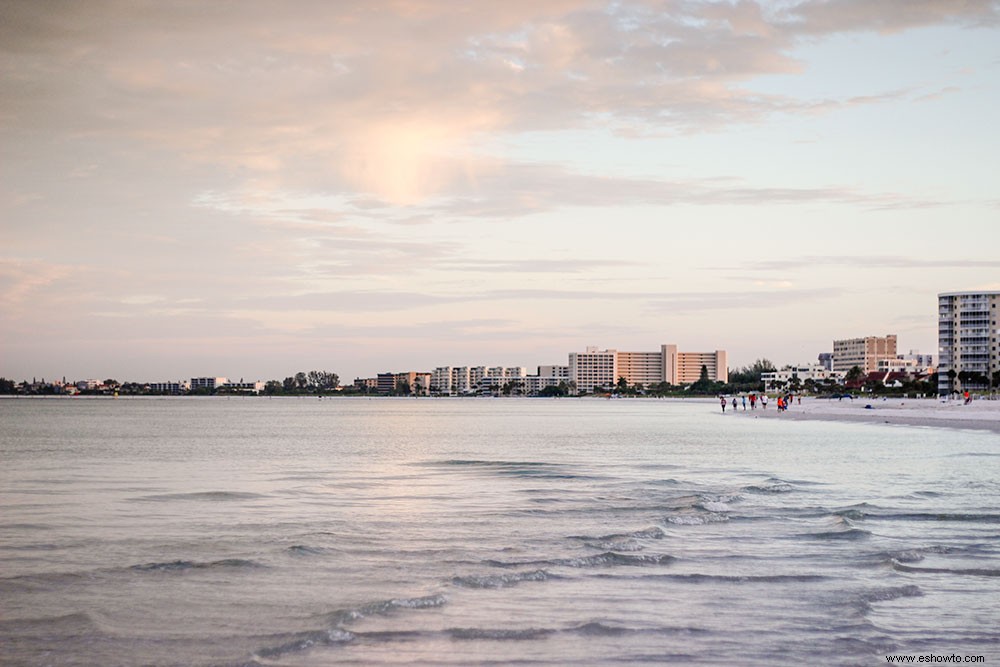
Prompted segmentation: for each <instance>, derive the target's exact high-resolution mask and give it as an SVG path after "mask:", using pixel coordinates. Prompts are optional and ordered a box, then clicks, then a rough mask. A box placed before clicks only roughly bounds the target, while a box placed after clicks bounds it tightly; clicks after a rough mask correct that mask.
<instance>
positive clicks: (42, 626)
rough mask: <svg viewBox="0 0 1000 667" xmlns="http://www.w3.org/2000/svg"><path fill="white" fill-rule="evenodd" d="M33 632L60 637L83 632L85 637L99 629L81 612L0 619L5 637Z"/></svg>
mask: <svg viewBox="0 0 1000 667" xmlns="http://www.w3.org/2000/svg"><path fill="white" fill-rule="evenodd" d="M35 630H44V631H45V632H46V633H56V634H61V635H65V634H70V633H74V634H75V633H84V632H85V633H86V634H87V635H92V634H93V633H95V632H98V631H100V628H99V627H98V625H97V623H96V622H95V621H94V619H93V617H91V616H90V614H88V613H86V612H82V611H78V612H73V613H69V614H60V615H58V616H38V617H35V618H8V619H0V631H2V632H3V634H5V635H7V636H10V635H17V634H24V633H30V632H33V631H35Z"/></svg>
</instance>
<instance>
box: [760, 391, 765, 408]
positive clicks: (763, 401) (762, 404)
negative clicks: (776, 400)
mask: <svg viewBox="0 0 1000 667" xmlns="http://www.w3.org/2000/svg"><path fill="white" fill-rule="evenodd" d="M760 409H761V410H767V394H761V395H760Z"/></svg>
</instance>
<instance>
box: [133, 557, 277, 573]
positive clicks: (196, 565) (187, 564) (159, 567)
mask: <svg viewBox="0 0 1000 667" xmlns="http://www.w3.org/2000/svg"><path fill="white" fill-rule="evenodd" d="M232 567H235V568H240V567H249V568H257V567H264V566H263V565H261V564H260V563H257V562H255V561H252V560H246V559H244V558H223V559H222V560H215V561H211V562H198V561H191V560H172V561H167V562H163V563H143V564H141V565H133V566H131V567H130V568H129V569H130V570H136V571H138V572H177V571H183V570H207V569H210V568H232Z"/></svg>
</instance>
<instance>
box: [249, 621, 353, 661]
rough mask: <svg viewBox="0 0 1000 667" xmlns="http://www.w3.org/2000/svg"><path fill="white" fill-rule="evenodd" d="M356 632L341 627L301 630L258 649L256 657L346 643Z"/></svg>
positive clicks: (281, 654) (277, 655)
mask: <svg viewBox="0 0 1000 667" xmlns="http://www.w3.org/2000/svg"><path fill="white" fill-rule="evenodd" d="M354 639H355V635H354V633H351V632H348V631H346V630H341V629H339V628H331V629H329V630H315V631H312V632H301V633H299V634H296V635H293V636H292V638H291V639H288V640H287V641H285V642H283V643H281V644H278V645H277V646H269V647H266V648H261V649H257V651H256V652H255V653H254V658H255V659H256V658H265V659H268V658H278V657H281V656H283V655H285V654H287V653H298V652H300V651H307V650H309V649H311V648H313V647H315V646H331V645H335V644H345V643H347V642H351V641H354Z"/></svg>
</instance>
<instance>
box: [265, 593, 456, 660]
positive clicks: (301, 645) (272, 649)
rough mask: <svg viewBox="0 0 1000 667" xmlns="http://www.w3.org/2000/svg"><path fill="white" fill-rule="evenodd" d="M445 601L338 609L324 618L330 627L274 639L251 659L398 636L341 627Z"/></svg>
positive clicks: (389, 602) (406, 600)
mask: <svg viewBox="0 0 1000 667" xmlns="http://www.w3.org/2000/svg"><path fill="white" fill-rule="evenodd" d="M447 601H448V599H447V598H446V597H445V596H444V595H428V596H424V597H416V598H393V599H391V600H383V601H380V602H373V603H371V604H367V605H363V606H361V607H354V608H350V609H341V610H338V611H335V612H332V613H330V614H326V615H325V618H326V620H327V622H328V623H329V624H330V626H331V627H328V628H325V629H322V630H310V631H306V632H299V633H295V634H291V635H283V636H280V637H279V638H278V639H280V640H281V643H279V644H276V645H274V646H266V647H264V648H260V649H257V650H256V651H255V652H254V655H253V659H254V660H257V659H258V658H263V659H273V658H280V657H281V656H283V655H285V654H288V653H298V652H301V651H307V650H309V649H311V648H314V647H317V646H336V645H342V644H347V643H350V642H353V641H355V640H356V639H358V638H359V637H368V636H375V635H377V634H384V635H387V636H391V635H394V634H399V633H367V634H360V633H355V632H351V631H349V630H346V629H344V628H343V627H341V626H342V625H344V624H346V623H350V622H352V621H357V620H360V619H363V618H367V617H369V616H382V615H385V614H388V613H391V612H393V611H395V610H400V609H433V608H436V607H440V606H442V605H444V604H446V603H447ZM409 634H412V633H409Z"/></svg>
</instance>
